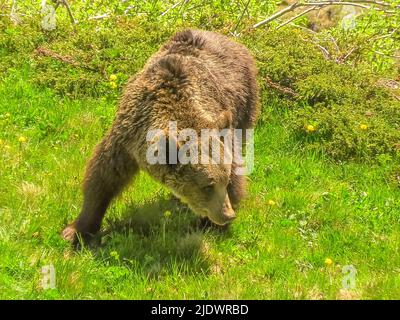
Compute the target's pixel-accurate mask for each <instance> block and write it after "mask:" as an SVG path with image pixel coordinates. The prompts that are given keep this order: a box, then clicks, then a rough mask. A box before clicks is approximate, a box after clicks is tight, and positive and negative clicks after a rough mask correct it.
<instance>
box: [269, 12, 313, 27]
mask: <svg viewBox="0 0 400 320" xmlns="http://www.w3.org/2000/svg"><path fill="white" fill-rule="evenodd" d="M317 8H318V7H317V6H313V7H311V8H308V9H307V10H304V11H303V12H301V13H299V14H298V15H295V16H294V17H292V18H290V19H289V20H287V21H285V22H283V23H281V24H280V25H279V26H277V27H276V28H275V29H279V28H282V27H283V26H285V25H287V24H288V23H290V22H292V21H293V20H296V19H297V18H300V17H301V16H304V15H305V14H307V13H309V12H310V11H313V10H315V9H317Z"/></svg>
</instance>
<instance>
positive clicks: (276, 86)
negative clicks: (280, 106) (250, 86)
mask: <svg viewBox="0 0 400 320" xmlns="http://www.w3.org/2000/svg"><path fill="white" fill-rule="evenodd" d="M265 83H266V84H267V85H268V86H269V87H271V88H273V89H275V90H277V91H279V92H281V93H283V94H285V95H287V96H291V97H293V98H296V97H297V96H298V95H299V94H298V93H297V92H296V91H294V90H293V89H292V88H289V87H284V86H282V85H280V84H279V83H276V82H273V81H272V80H271V78H270V77H268V76H266V77H265Z"/></svg>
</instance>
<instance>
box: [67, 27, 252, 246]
mask: <svg viewBox="0 0 400 320" xmlns="http://www.w3.org/2000/svg"><path fill="white" fill-rule="evenodd" d="M256 73H257V71H256V67H255V62H254V59H253V58H252V56H251V54H250V53H249V51H248V50H247V49H246V48H245V47H244V46H243V45H241V44H239V43H236V42H235V41H232V40H230V39H229V38H227V37H225V36H223V35H220V34H217V33H213V32H208V31H201V30H185V31H182V32H178V33H176V34H175V35H174V36H173V37H172V38H171V39H170V40H169V41H168V42H167V43H166V44H164V45H163V46H162V47H161V49H160V50H159V51H158V52H157V53H155V54H154V55H153V56H152V57H151V58H150V59H149V60H148V62H147V63H146V65H145V66H144V68H143V70H142V71H141V72H139V73H138V74H136V75H135V76H134V77H132V78H131V79H130V80H129V81H128V84H127V85H126V88H125V91H124V94H123V96H122V98H121V100H120V103H119V109H118V112H117V115H116V117H115V120H114V123H113V126H112V128H111V129H110V131H109V132H108V134H107V135H106V136H105V137H104V139H103V140H102V141H101V142H100V143H99V144H98V145H97V146H96V148H95V150H94V155H93V157H92V158H91V160H90V161H89V163H88V165H87V169H86V174H85V179H84V183H83V192H84V202H83V206H82V210H81V212H80V215H79V216H78V218H77V219H76V220H75V221H74V222H73V223H71V224H70V225H69V226H67V227H66V228H65V229H64V231H63V237H64V238H65V239H67V240H70V241H72V242H74V243H77V240H78V238H79V237H81V238H82V239H83V240H88V239H90V238H91V237H92V236H93V235H95V234H96V233H97V232H98V231H99V230H100V227H101V222H102V219H103V216H104V214H105V212H106V210H107V207H108V206H109V204H110V202H111V200H112V199H113V198H114V197H115V196H117V195H118V194H119V193H120V192H121V190H122V189H123V188H124V187H125V186H126V185H127V184H128V183H129V182H130V180H131V179H132V177H133V176H134V175H135V174H136V173H137V172H138V171H139V170H140V169H141V170H145V171H146V172H148V173H149V174H150V175H151V176H152V177H153V178H154V179H156V180H157V181H160V182H161V183H163V184H164V185H166V186H167V187H168V188H169V189H170V190H171V191H172V192H173V194H174V195H175V196H177V197H178V198H179V199H181V200H183V201H184V202H186V203H187V204H188V206H189V207H190V208H191V209H192V210H193V211H194V212H195V213H197V214H198V215H200V216H203V217H208V218H209V219H210V220H211V221H212V222H214V223H216V224H219V225H224V224H227V223H228V222H230V221H231V220H232V219H233V218H234V217H235V212H234V209H235V208H236V207H237V205H238V204H239V201H240V200H241V198H242V197H243V196H244V193H245V177H244V176H242V175H238V174H237V171H236V170H235V167H236V166H237V163H235V162H233V163H231V164H229V163H214V162H212V161H209V163H203V162H202V163H185V164H183V163H180V162H179V161H177V162H176V163H169V162H167V163H165V164H162V163H154V164H150V163H149V161H148V160H147V158H146V157H147V153H148V147H149V142H148V140H147V135H148V132H149V130H153V129H157V128H160V129H162V130H164V131H165V132H166V135H168V134H169V132H168V126H169V123H170V122H171V121H175V122H176V124H177V130H178V132H179V131H180V130H181V129H183V128H191V129H192V130H195V131H196V132H198V133H200V131H201V130H203V129H217V130H221V129H234V128H238V129H248V128H252V127H253V126H254V124H255V122H256V119H257V116H258V113H259V107H258V86H257V82H256ZM168 141H171V140H168ZM173 141H175V140H173ZM220 143H221V145H222V146H223V145H224V143H223V141H222V139H221V140H220ZM176 146H177V148H179V143H176ZM169 150H171V149H170V146H167V149H166V151H167V153H168V151H169ZM200 152H205V149H204V148H202V147H201V148H200ZM78 235H79V237H78Z"/></svg>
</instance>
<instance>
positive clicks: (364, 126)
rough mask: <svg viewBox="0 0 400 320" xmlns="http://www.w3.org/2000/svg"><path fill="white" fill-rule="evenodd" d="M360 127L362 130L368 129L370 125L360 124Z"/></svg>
mask: <svg viewBox="0 0 400 320" xmlns="http://www.w3.org/2000/svg"><path fill="white" fill-rule="evenodd" d="M360 129H361V130H367V129H368V126H367V125H366V124H364V123H363V124H360Z"/></svg>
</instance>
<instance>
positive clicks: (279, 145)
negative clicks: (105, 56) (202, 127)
mask: <svg viewBox="0 0 400 320" xmlns="http://www.w3.org/2000/svg"><path fill="white" fill-rule="evenodd" d="M29 72H30V71H29V69H28V68H26V69H22V70H14V71H13V70H10V71H9V73H8V76H7V77H6V78H5V80H4V81H3V82H1V83H0V139H1V142H0V153H1V154H2V156H1V157H0V172H1V180H0V256H1V259H0V287H1V290H0V298H8V299H14V298H34V299H36V298H133V299H142V298H166V299H176V298H189V299H190V298H251V299H268V298H277V299H281V298H283V299H285V298H317V299H320V298H399V297H400V270H399V262H400V253H399V250H398V246H399V240H400V239H399V236H400V227H399V226H400V225H399V212H398V210H399V209H398V208H399V207H400V190H399V189H398V188H396V186H394V185H391V184H390V183H388V182H387V181H386V180H385V177H387V176H388V173H389V172H391V170H392V164H390V163H388V164H386V165H384V166H383V165H381V166H374V167H371V166H369V165H366V164H341V165H339V164H333V163H330V162H329V160H327V159H324V157H323V155H316V154H307V153H304V152H302V151H301V150H300V149H299V148H298V147H297V144H296V142H295V141H292V140H291V138H290V137H289V136H288V134H287V130H285V127H284V119H285V117H286V115H285V113H284V112H283V111H279V108H278V106H275V105H268V102H266V101H264V112H265V113H266V114H267V115H268V116H266V117H264V118H267V119H268V121H266V122H264V123H259V126H258V128H257V130H256V150H255V151H256V154H255V161H256V168H255V171H254V173H253V174H252V176H251V183H250V193H249V198H248V199H247V200H246V201H245V202H244V203H243V206H242V209H241V210H240V212H239V218H238V219H237V220H236V221H235V223H234V224H233V225H232V227H231V228H230V230H228V231H227V232H221V231H219V230H215V229H212V228H211V229H202V228H200V227H199V225H198V221H197V219H196V217H194V216H193V215H192V213H190V212H188V211H187V210H186V209H185V208H183V207H181V206H178V205H176V204H175V203H174V202H172V201H169V193H168V192H167V191H166V190H165V189H163V188H162V187H161V186H160V185H158V184H156V183H155V182H153V181H152V180H151V179H150V178H149V177H147V176H145V175H141V176H139V177H138V178H137V179H136V182H135V183H134V184H133V185H132V186H131V187H130V188H129V189H128V190H127V191H126V192H125V193H124V194H123V195H122V196H121V198H120V199H119V200H118V201H117V202H115V203H114V204H113V206H112V207H111V209H110V210H109V212H108V215H107V217H108V219H109V221H108V222H106V223H105V227H106V228H108V227H110V226H111V228H112V229H111V230H113V232H112V233H111V234H109V235H108V236H106V237H104V239H103V244H104V246H103V247H101V248H99V249H97V250H92V251H89V250H87V251H84V252H81V253H74V252H72V251H71V250H70V248H69V246H68V244H67V243H65V242H63V241H62V240H61V238H60V237H59V232H60V231H61V230H62V228H63V226H64V225H65V223H66V222H67V221H70V220H72V219H73V218H74V217H75V216H76V214H77V213H78V211H79V206H80V203H81V201H82V196H81V193H80V181H81V178H82V173H83V169H84V164H85V161H86V159H87V157H88V156H89V155H90V153H91V150H92V148H93V146H94V144H95V143H96V142H97V141H98V139H100V137H101V136H102V134H103V133H104V131H105V130H106V129H107V127H108V125H109V124H110V123H111V121H112V118H113V114H114V110H115V104H116V102H115V101H114V100H111V101H107V100H106V99H103V100H102V99H98V100H94V99H92V100H89V99H88V100H74V101H71V100H68V99H64V100H63V99H60V98H58V97H56V96H54V95H53V94H52V92H51V91H50V90H49V91H43V90H38V89H35V88H33V87H31V86H30V85H29V84H28V81H27V79H28V77H29ZM20 136H25V137H27V141H26V142H24V143H20V142H19V141H18V138H19V137H20ZM269 199H273V200H274V201H275V202H276V205H273V206H271V205H268V204H267V203H268V200H269ZM166 210H170V211H171V212H172V215H171V216H170V217H167V216H165V215H164V212H165V211H166ZM122 219H125V220H127V221H128V223H125V226H127V225H130V227H128V228H127V227H125V228H124V227H123V226H122V227H121V223H117V222H118V221H121V220H122ZM125 220H124V221H125ZM328 257H329V258H331V259H332V260H333V262H334V263H333V265H331V266H326V265H325V264H324V260H325V259H326V258H328ZM50 263H52V264H54V266H55V268H56V272H57V288H56V289H54V290H43V289H42V288H41V282H40V281H41V268H42V266H44V265H47V264H50ZM350 264H351V265H354V266H355V267H356V268H357V271H358V273H357V277H356V288H355V289H354V290H349V291H344V290H341V288H342V284H341V282H342V278H343V274H342V272H341V267H342V266H343V265H350Z"/></svg>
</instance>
